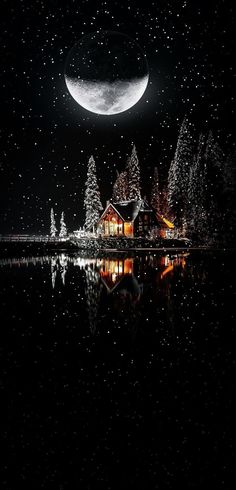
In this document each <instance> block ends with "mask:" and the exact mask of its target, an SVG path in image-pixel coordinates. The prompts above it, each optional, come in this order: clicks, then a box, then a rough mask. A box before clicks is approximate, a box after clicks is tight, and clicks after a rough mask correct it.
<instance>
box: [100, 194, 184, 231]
mask: <svg viewBox="0 0 236 490" xmlns="http://www.w3.org/2000/svg"><path fill="white" fill-rule="evenodd" d="M173 229H174V225H173V223H171V222H170V221H168V220H167V219H165V218H164V217H163V216H161V215H160V214H158V213H156V212H155V210H154V209H153V208H151V207H150V206H149V205H148V204H147V203H146V201H144V200H139V201H125V202H119V203H111V202H109V203H108V204H107V206H106V209H105V210H104V211H103V213H102V215H101V217H100V218H99V221H98V223H97V233H98V235H100V236H102V237H122V236H125V237H127V238H133V237H145V236H148V235H149V234H150V233H151V232H153V233H154V234H155V235H156V236H161V237H163V238H165V237H167V236H168V233H169V232H170V230H171V231H172V230H173Z"/></svg>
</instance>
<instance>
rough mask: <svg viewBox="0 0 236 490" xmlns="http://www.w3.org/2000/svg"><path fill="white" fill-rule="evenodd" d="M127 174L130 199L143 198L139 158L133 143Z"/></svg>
mask: <svg viewBox="0 0 236 490" xmlns="http://www.w3.org/2000/svg"><path fill="white" fill-rule="evenodd" d="M126 168H127V175H128V186H129V190H128V199H129V200H140V199H141V185H140V167H139V160H138V155H137V151H136V147H135V145H133V148H132V152H131V156H130V158H129V159H128V161H127V167H126Z"/></svg>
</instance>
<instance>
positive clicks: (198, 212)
mask: <svg viewBox="0 0 236 490" xmlns="http://www.w3.org/2000/svg"><path fill="white" fill-rule="evenodd" d="M205 144H206V138H205V137H204V135H203V134H200V137H199V143H198V148H197V153H196V155H195V156H194V159H193V163H192V166H191V168H190V173H189V184H188V205H187V213H186V222H187V235H188V236H189V237H190V238H192V239H193V240H194V241H195V242H199V243H206V242H207V239H208V221H207V212H206V202H207V175H206V162H205V157H204V151H205Z"/></svg>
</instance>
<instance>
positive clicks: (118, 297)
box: [0, 253, 188, 334]
mask: <svg viewBox="0 0 236 490" xmlns="http://www.w3.org/2000/svg"><path fill="white" fill-rule="evenodd" d="M187 259H188V254H187V253H185V254H178V255H170V254H166V255H156V254H150V255H144V256H137V257H127V256H126V257H124V256H120V255H118V256H116V255H113V256H109V257H83V256H71V255H67V254H64V253H62V254H58V255H53V256H42V257H24V258H7V259H1V260H0V266H10V267H29V266H32V265H33V266H43V265H49V270H50V275H51V285H52V292H53V294H55V295H56V294H57V293H58V294H60V291H61V287H68V288H70V287H71V286H73V287H74V288H75V289H76V287H77V284H76V281H77V282H81V280H82V277H83V278H84V279H85V283H84V294H85V298H86V305H87V316H88V322H89V327H90V331H91V333H92V334H95V332H96V328H97V323H98V320H99V313H100V316H101V317H103V318H104V315H105V316H107V314H108V312H109V311H110V310H111V309H112V311H113V313H114V314H115V316H116V317H117V318H119V319H120V320H123V321H125V323H130V324H131V325H132V328H133V327H134V326H135V325H137V324H138V323H139V321H138V320H139V317H140V312H139V309H142V307H143V305H142V296H143V295H145V294H146V295H148V297H149V301H150V302H151V303H153V302H154V303H155V304H158V303H160V300H161V298H163V296H165V297H166V299H167V300H168V307H167V309H168V311H169V315H170V319H171V298H170V294H169V284H170V281H171V278H172V277H173V275H174V272H176V271H178V276H179V277H181V272H182V271H183V270H184V268H185V266H186V261H187ZM72 269H74V270H78V271H79V273H80V275H79V276H77V278H76V280H75V279H72V276H73V274H71V270H72ZM81 274H82V276H81ZM156 293H157V297H155V294H156ZM139 303H141V305H139ZM149 307H150V304H149ZM104 308H105V309H106V308H107V311H106V312H105V313H104Z"/></svg>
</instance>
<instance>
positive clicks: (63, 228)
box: [59, 211, 67, 238]
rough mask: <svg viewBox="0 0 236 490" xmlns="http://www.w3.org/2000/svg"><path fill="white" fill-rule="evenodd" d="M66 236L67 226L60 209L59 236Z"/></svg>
mask: <svg viewBox="0 0 236 490" xmlns="http://www.w3.org/2000/svg"><path fill="white" fill-rule="evenodd" d="M66 236H67V228H66V224H65V213H64V211H62V213H61V219H60V233H59V237H61V238H65V237H66Z"/></svg>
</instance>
